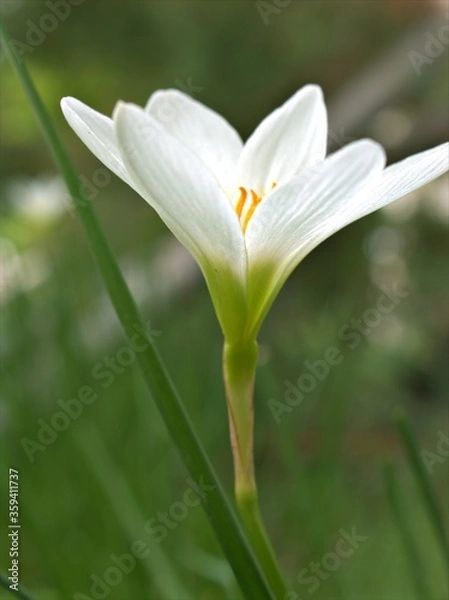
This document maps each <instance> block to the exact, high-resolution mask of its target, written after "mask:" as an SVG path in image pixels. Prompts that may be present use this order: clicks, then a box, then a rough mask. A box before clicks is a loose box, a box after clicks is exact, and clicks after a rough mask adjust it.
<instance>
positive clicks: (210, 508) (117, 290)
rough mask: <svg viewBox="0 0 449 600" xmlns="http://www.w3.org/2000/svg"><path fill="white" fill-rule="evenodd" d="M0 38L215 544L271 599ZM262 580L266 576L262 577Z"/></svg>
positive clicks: (75, 183)
mask: <svg viewBox="0 0 449 600" xmlns="http://www.w3.org/2000/svg"><path fill="white" fill-rule="evenodd" d="M0 37H1V41H2V44H3V47H4V50H5V53H6V55H7V57H8V59H9V61H10V63H11V65H12V67H13V69H14V70H15V72H16V74H17V76H18V78H19V79H20V82H21V84H22V86H23V89H24V90H25V92H26V94H27V96H28V99H29V101H30V104H31V106H32V108H33V111H34V113H35V116H36V117H37V120H38V121H39V124H40V125H41V127H42V130H43V132H44V135H45V138H46V140H47V142H48V144H49V146H50V148H51V150H52V152H53V155H54V157H55V160H56V162H57V164H58V166H59V169H60V171H61V174H62V176H63V178H64V180H65V182H66V184H67V186H68V188H69V191H70V193H71V197H72V200H73V205H74V208H75V211H76V214H77V215H78V217H79V219H80V221H81V223H82V225H83V228H84V230H85V233H86V237H87V240H88V242H89V245H90V248H91V251H92V254H93V256H94V258H95V260H96V262H97V266H98V268H99V271H100V273H101V275H102V277H103V280H104V283H105V285H106V288H107V290H108V293H109V296H110V298H111V301H112V304H113V306H114V308H115V311H116V313H117V316H118V318H119V320H120V323H121V325H122V327H123V330H124V332H125V335H126V337H127V339H128V341H129V343H130V344H132V338H134V339H135V335H136V331H138V332H139V333H140V336H141V340H142V342H144V343H145V344H144V345H145V349H144V350H142V352H139V353H138V354H137V358H138V363H139V366H140V368H141V370H142V374H143V378H144V381H145V384H146V386H147V388H148V390H149V392H150V394H151V396H152V398H153V399H154V401H155V402H156V404H157V407H158V409H159V412H160V414H161V416H162V418H163V420H164V422H165V425H166V427H167V429H168V431H169V434H170V436H171V438H172V440H173V442H174V444H175V445H176V446H177V448H178V451H179V452H180V454H181V457H182V459H183V461H184V463H185V465H186V467H187V469H188V470H189V472H190V473H191V475H192V477H193V479H195V481H196V483H197V485H198V486H199V489H200V488H201V483H203V488H204V487H205V488H206V490H207V492H203V493H201V499H202V502H203V507H204V510H205V512H206V515H207V517H208V518H209V522H210V524H211V526H212V528H213V530H214V532H215V535H216V537H217V539H218V541H219V542H220V544H221V547H222V549H223V552H224V554H225V555H226V557H227V559H228V561H229V563H230V565H231V567H232V569H233V571H234V574H235V576H236V579H237V581H238V583H239V585H240V587H241V588H242V590H243V593H244V595H245V597H246V598H248V599H253V598H254V599H255V598H257V600H259V599H260V600H273V594H272V592H271V590H270V589H269V587H268V585H267V582H266V577H265V575H264V573H263V571H262V570H261V568H260V565H259V564H258V562H257V560H256V558H255V556H254V554H253V552H252V550H251V548H250V546H249V544H248V542H247V539H246V536H245V534H244V532H243V531H242V528H241V527H240V524H239V522H238V521H237V519H236V517H235V515H234V513H233V511H232V508H231V506H230V504H229V502H228V500H227V498H226V496H225V493H224V491H223V488H222V486H221V483H220V481H219V479H218V477H217V475H216V473H215V471H214V469H213V467H212V465H211V463H210V460H209V458H208V456H207V454H206V453H205V451H204V449H203V447H202V445H201V443H200V441H199V439H198V437H197V435H196V433H195V431H194V429H193V425H192V423H191V421H190V418H189V416H188V415H187V412H186V410H185V408H184V405H183V403H182V401H181V399H180V398H179V396H178V394H177V392H176V390H175V388H174V386H173V383H172V381H171V379H170V377H169V375H168V373H167V371H166V369H165V366H164V364H163V363H162V360H161V358H160V357H159V354H158V352H157V350H156V348H155V346H154V344H153V341H152V339H151V336H150V335H148V334H147V333H146V332H145V327H144V325H143V322H142V319H141V317H140V314H139V312H138V310H137V307H136V305H135V302H134V299H133V297H132V296H131V293H130V291H129V289H128V286H127V285H126V282H125V280H124V279H123V276H122V274H121V272H120V269H119V267H118V265H117V262H116V261H115V259H114V256H113V254H112V252H111V249H110V247H109V244H108V242H107V240H106V238H105V236H104V233H103V230H102V229H101V226H100V224H99V223H98V220H97V218H96V215H95V213H94V211H93V209H92V206H91V204H90V202H89V200H88V198H87V197H86V195H85V193H84V192H83V188H82V186H81V182H80V180H79V178H78V176H77V174H76V171H75V169H74V167H73V165H72V163H71V161H70V159H69V157H68V155H67V153H66V151H65V148H64V147H63V145H62V143H61V141H60V139H59V136H58V134H57V132H56V129H55V128H54V126H53V123H52V121H51V119H50V117H49V115H48V113H47V110H46V108H45V106H44V104H43V102H42V100H41V98H40V96H39V94H38V92H37V90H36V88H35V86H34V84H33V81H32V79H31V78H30V76H29V74H28V71H27V69H26V67H25V65H24V63H23V62H21V61H20V60H19V59H18V58H17V56H16V54H15V51H14V50H13V49H12V47H11V45H10V43H9V37H8V36H7V34H6V32H5V31H4V28H3V26H2V24H1V23H0ZM267 577H268V576H267Z"/></svg>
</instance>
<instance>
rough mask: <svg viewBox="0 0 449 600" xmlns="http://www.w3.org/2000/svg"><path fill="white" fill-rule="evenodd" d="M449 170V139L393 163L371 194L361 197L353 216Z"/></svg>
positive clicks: (371, 210) (416, 187)
mask: <svg viewBox="0 0 449 600" xmlns="http://www.w3.org/2000/svg"><path fill="white" fill-rule="evenodd" d="M448 170H449V143H445V144H441V145H440V146H436V147H435V148H431V149H430V150H425V151H424V152H420V153H419V154H414V155H413V156H410V157H408V158H405V159H404V160H401V161H400V162H398V163H395V164H393V165H390V166H389V167H387V168H386V169H385V171H384V172H383V173H382V176H381V178H380V180H379V181H378V182H376V184H375V185H374V186H373V188H372V189H370V192H369V194H368V197H363V198H360V204H359V206H357V207H354V213H353V217H354V218H353V219H352V220H355V219H359V218H360V217H363V216H365V215H368V214H369V213H371V212H373V211H375V210H377V209H379V208H381V207H382V206H386V205H387V204H390V203H391V202H394V201H395V200H398V199H399V198H402V197H403V196H405V195H406V194H409V193H410V192H413V191H414V190H417V189H418V188H420V187H422V186H423V185H425V184H426V183H429V182H430V181H432V180H433V179H436V178H437V177H439V176H440V175H442V174H443V173H446V172H447V171H448Z"/></svg>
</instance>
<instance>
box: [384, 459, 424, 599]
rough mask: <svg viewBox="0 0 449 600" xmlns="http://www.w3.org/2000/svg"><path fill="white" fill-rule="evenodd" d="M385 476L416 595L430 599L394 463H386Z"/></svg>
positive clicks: (388, 495)
mask: <svg viewBox="0 0 449 600" xmlns="http://www.w3.org/2000/svg"><path fill="white" fill-rule="evenodd" d="M383 476H384V482H385V488H386V492H387V498H388V500H389V503H390V507H391V511H392V513H393V517H394V519H395V521H396V525H397V528H398V531H399V534H400V536H401V539H402V544H403V546H404V550H405V552H406V554H407V558H408V564H409V567H410V576H411V579H412V581H413V583H414V586H415V592H416V597H417V598H419V600H430V598H431V595H430V592H429V590H428V588H427V584H426V581H427V578H426V574H425V573H424V568H423V565H422V562H421V559H420V556H419V553H418V549H417V547H416V543H415V540H414V537H413V534H412V532H411V529H410V524H409V519H408V518H407V516H406V514H405V512H404V507H403V506H402V505H401V502H400V493H399V489H398V483H397V477H396V472H395V470H394V468H393V465H391V464H386V465H384V467H383Z"/></svg>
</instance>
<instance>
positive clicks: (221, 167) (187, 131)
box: [146, 90, 243, 192]
mask: <svg viewBox="0 0 449 600" xmlns="http://www.w3.org/2000/svg"><path fill="white" fill-rule="evenodd" d="M146 110H147V111H148V113H149V114H150V115H151V116H152V117H153V118H154V119H156V120H157V121H158V122H159V123H160V124H161V125H162V126H163V127H164V129H165V130H166V131H168V133H170V134H171V135H173V136H174V137H176V138H177V139H178V140H179V141H180V142H182V143H183V144H184V145H185V146H187V147H188V148H190V150H193V152H195V154H197V155H198V156H199V158H200V159H201V160H202V161H203V162H204V164H205V165H206V166H207V167H208V168H209V169H210V170H211V171H212V173H213V174H214V175H215V176H216V178H217V179H218V181H219V182H220V185H221V186H222V187H223V189H224V190H227V191H228V192H230V191H231V189H232V188H233V187H234V186H235V182H234V177H235V169H236V165H237V161H238V158H239V156H240V153H241V151H242V148H243V144H242V140H241V139H240V136H239V135H238V133H237V132H236V131H235V129H234V128H233V127H232V126H231V125H230V124H229V123H228V122H227V121H226V119H224V118H223V117H222V116H221V115H219V114H218V113H216V112H215V111H213V110H211V109H210V108H208V107H206V106H204V104H201V102H198V101H197V100H194V99H193V98H191V97H190V96H187V95H186V94H183V93H182V92H180V91H179V90H162V91H158V92H155V93H154V94H152V96H151V97H150V99H149V101H148V104H147V106H146Z"/></svg>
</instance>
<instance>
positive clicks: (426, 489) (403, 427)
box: [396, 411, 449, 566]
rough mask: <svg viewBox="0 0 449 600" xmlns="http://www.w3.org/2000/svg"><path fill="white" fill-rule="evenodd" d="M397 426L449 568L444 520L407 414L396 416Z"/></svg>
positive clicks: (448, 552)
mask: <svg viewBox="0 0 449 600" xmlns="http://www.w3.org/2000/svg"><path fill="white" fill-rule="evenodd" d="M396 426H397V428H398V431H399V433H400V435H401V437H402V441H403V443H404V446H405V450H406V454H407V458H408V461H409V464H410V467H411V469H412V471H413V474H414V476H415V479H416V482H417V484H418V488H419V490H420V492H421V495H422V498H423V500H424V506H425V507H426V510H427V514H428V516H429V519H430V522H431V523H432V525H433V528H434V531H435V535H436V537H437V539H438V541H439V543H440V546H441V550H442V553H443V556H444V558H445V560H446V562H447V565H448V566H449V543H448V541H447V539H446V533H445V524H444V520H443V517H442V516H441V513H440V509H439V507H438V502H437V499H436V498H435V493H434V491H433V489H432V485H431V483H430V479H429V474H428V472H427V470H426V468H425V466H424V463H423V461H422V459H421V456H420V453H419V449H418V446H417V444H416V441H415V438H414V436H413V432H412V430H411V427H410V425H409V423H408V421H407V418H406V416H405V414H404V413H402V412H401V411H398V412H397V414H396Z"/></svg>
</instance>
